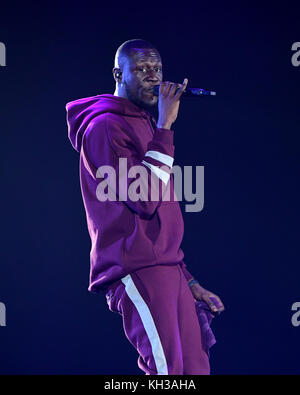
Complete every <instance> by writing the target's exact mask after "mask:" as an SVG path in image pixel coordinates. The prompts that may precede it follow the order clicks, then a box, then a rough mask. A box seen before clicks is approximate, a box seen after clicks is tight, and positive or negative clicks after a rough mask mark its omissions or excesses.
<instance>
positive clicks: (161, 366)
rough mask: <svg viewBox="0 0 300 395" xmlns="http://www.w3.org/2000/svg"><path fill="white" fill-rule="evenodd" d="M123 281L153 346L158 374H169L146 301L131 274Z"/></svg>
mask: <svg viewBox="0 0 300 395" xmlns="http://www.w3.org/2000/svg"><path fill="white" fill-rule="evenodd" d="M121 281H122V283H123V284H125V290H126V293H127V295H128V296H129V298H130V299H131V301H132V302H133V304H134V305H135V307H136V309H137V311H138V313H139V315H140V317H141V320H142V323H143V326H144V328H145V331H146V333H147V336H148V338H149V341H150V344H151V348H152V354H153V357H154V361H155V365H156V369H157V374H168V366H167V361H166V357H165V353H164V350H163V347H162V344H161V341H160V338H159V335H158V332H157V329H156V326H155V323H154V321H153V318H152V315H151V312H150V310H149V308H148V306H147V304H146V303H145V301H144V299H143V298H142V296H141V294H140V293H139V291H138V289H137V288H136V286H135V284H134V282H133V280H132V278H131V275H130V274H128V275H127V276H125V277H123V278H122V279H121Z"/></svg>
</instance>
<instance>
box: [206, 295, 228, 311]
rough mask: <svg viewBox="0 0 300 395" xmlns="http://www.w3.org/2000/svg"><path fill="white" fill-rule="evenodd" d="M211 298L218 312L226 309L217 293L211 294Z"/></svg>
mask: <svg viewBox="0 0 300 395" xmlns="http://www.w3.org/2000/svg"><path fill="white" fill-rule="evenodd" d="M209 298H210V300H211V301H212V302H213V303H214V305H215V306H216V308H217V311H218V312H222V311H224V310H225V307H224V305H223V303H222V301H221V299H220V298H219V297H218V296H217V295H214V296H210V297H209Z"/></svg>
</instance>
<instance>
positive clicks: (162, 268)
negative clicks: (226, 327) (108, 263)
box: [106, 264, 210, 375]
mask: <svg viewBox="0 0 300 395" xmlns="http://www.w3.org/2000/svg"><path fill="white" fill-rule="evenodd" d="M106 298H107V303H108V306H109V309H110V310H111V311H113V312H117V313H119V314H121V315H122V318H123V328H124V331H125V335H126V337H127V339H128V340H129V341H130V343H131V344H132V345H133V346H134V347H135V348H136V350H137V351H138V353H139V357H138V366H139V367H140V369H142V370H143V371H144V372H145V373H146V374H148V375H172V374H175V375H183V374H187V375H192V374H197V375H209V374H210V366H209V358H208V356H207V354H206V352H205V351H204V349H203V347H202V341H201V330H200V325H199V321H198V317H197V315H196V308H195V300H194V297H193V295H192V293H191V290H190V288H189V286H188V283H187V280H186V278H185V277H184V275H183V272H182V270H181V267H180V265H179V264H177V265H170V266H166V265H156V266H151V267H146V268H143V269H139V270H137V271H136V272H134V273H131V274H128V275H127V276H125V277H123V278H122V279H120V280H118V281H116V282H115V283H113V284H112V285H111V286H110V287H109V289H108V291H107V293H106Z"/></svg>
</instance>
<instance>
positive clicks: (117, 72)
mask: <svg viewBox="0 0 300 395" xmlns="http://www.w3.org/2000/svg"><path fill="white" fill-rule="evenodd" d="M112 72H113V76H114V79H115V81H116V82H119V81H120V80H121V78H122V77H121V75H122V71H121V70H120V69H119V68H118V67H114V68H113V69H112Z"/></svg>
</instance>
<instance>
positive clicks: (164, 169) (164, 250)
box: [66, 94, 193, 293]
mask: <svg viewBox="0 0 300 395" xmlns="http://www.w3.org/2000/svg"><path fill="white" fill-rule="evenodd" d="M66 110H67V123H68V136H69V139H70V141H71V144H72V145H73V147H74V148H75V149H76V151H78V152H79V153H80V161H79V171H80V186H81V193H82V198H83V202H84V207H85V211H86V219H87V226H88V231H89V234H90V237H91V251H90V263H91V267H90V284H89V288H88V290H89V291H91V292H95V293H97V292H99V291H104V292H105V291H106V289H107V287H108V286H109V285H111V284H112V283H113V282H115V281H117V280H119V279H120V278H122V277H124V276H126V275H127V274H129V273H132V272H134V271H135V270H137V269H140V268H143V267H146V266H153V265H174V264H177V263H179V264H180V265H181V267H182V269H183V272H184V275H185V277H186V279H187V280H190V279H191V278H193V276H192V275H191V274H190V273H189V272H188V270H187V269H186V265H185V263H184V262H183V257H184V254H183V251H182V249H181V248H180V244H181V242H182V238H183V232H184V223H183V218H182V214H181V209H180V205H179V203H178V201H177V200H176V198H175V197H174V193H175V192H174V176H173V173H172V172H171V168H172V165H173V158H174V150H175V147H174V145H173V138H174V132H173V130H168V129H163V128H157V126H156V122H155V119H154V118H153V116H152V115H151V114H150V113H149V112H148V111H146V110H144V109H142V108H140V107H138V106H137V105H135V104H134V103H132V102H131V101H129V100H128V99H125V98H122V97H118V96H114V95H112V94H102V95H96V96H92V97H87V98H83V99H79V100H75V101H72V102H69V103H67V105H66ZM119 158H123V159H122V160H123V161H126V163H127V171H126V172H122V171H121V168H120V163H119ZM105 165H109V166H111V168H113V170H114V171H115V174H116V182H113V181H114V178H109V177H105V175H104V173H103V172H99V170H98V171H97V169H98V168H99V167H100V166H105ZM135 165H139V166H142V167H143V172H142V173H141V174H140V175H139V173H138V174H137V175H135V176H132V174H130V173H129V174H128V172H129V170H130V168H131V167H132V166H135ZM151 176H152V178H154V179H155V180H156V181H158V184H159V188H158V187H157V184H155V183H153V182H151ZM139 177H140V180H139V181H140V182H142V186H144V187H145V188H146V187H148V188H146V189H143V190H145V191H147V192H146V193H147V195H144V196H146V197H147V199H139V200H137V201H134V200H133V199H131V198H129V196H126V195H124V185H125V186H126V187H125V189H126V188H128V189H126V192H128V193H127V195H129V190H130V188H131V187H134V185H135V184H134V183H136V182H137V180H138V179H139ZM119 180H121V181H122V183H121V182H120V183H119V182H118V181H119ZM101 182H102V183H103V182H107V187H106V190H105V189H104V188H102V190H103V191H104V192H105V193H108V191H110V193H111V195H110V198H109V199H107V200H106V201H103V199H99V196H100V195H99V194H98V192H97V191H98V190H99V184H100V183H101ZM120 185H123V186H122V188H123V189H122V190H123V192H122V195H121V189H120ZM166 185H168V186H169V191H170V194H169V195H170V199H168V200H165V198H164V196H166V195H165V193H164V192H163V188H162V186H166ZM135 190H137V191H138V190H139V191H141V190H142V187H140V188H135ZM151 192H152V193H153V192H155V193H157V196H156V200H153V198H152V200H151ZM112 196H113V197H114V199H113V198H111V197H112ZM120 196H122V198H120ZM130 196H131V195H130ZM175 196H176V195H175ZM135 200H136V199H135Z"/></svg>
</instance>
